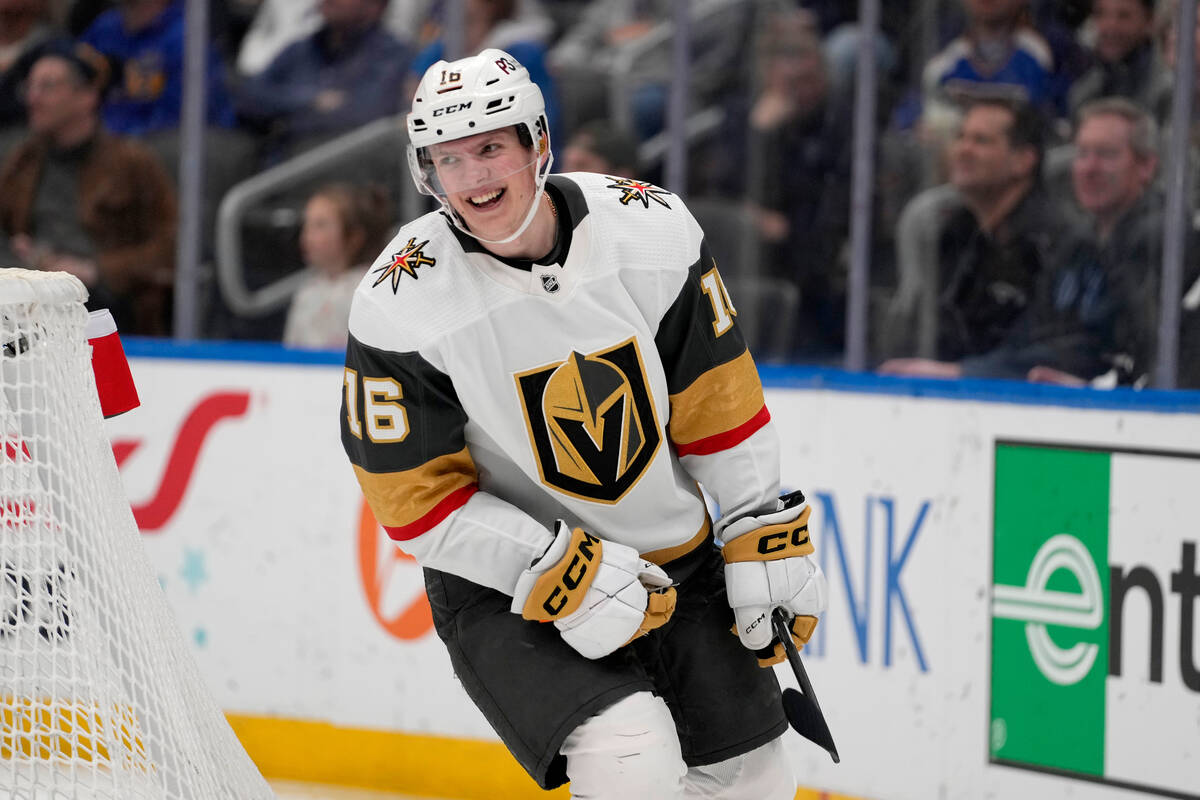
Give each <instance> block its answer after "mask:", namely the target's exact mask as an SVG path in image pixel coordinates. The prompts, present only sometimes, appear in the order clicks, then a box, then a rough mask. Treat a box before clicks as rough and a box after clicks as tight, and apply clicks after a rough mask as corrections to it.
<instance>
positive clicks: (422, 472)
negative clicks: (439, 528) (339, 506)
mask: <svg viewBox="0 0 1200 800" xmlns="http://www.w3.org/2000/svg"><path fill="white" fill-rule="evenodd" d="M354 473H355V475H357V476H358V483H359V485H360V486H362V490H363V495H364V496H365V497H366V498H367V503H368V504H370V506H371V511H372V512H373V513H374V514H375V519H377V520H379V524H380V525H383V526H384V527H387V528H403V527H405V526H407V525H411V524H413V523H414V522H417V521H418V520H420V519H421V518H422V517H424V516H425V515H426V514H428V513H429V512H430V511H432V510H433V509H434V508H435V507H436V506H437V505H438V503H440V502H441V501H442V500H444V499H445V498H446V497H448V496H449V495H450V494H452V493H453V492H456V491H458V490H460V489H463V488H465V487H467V486H471V485H472V484H474V483H475V482H476V480H477V477H476V471H475V462H474V461H473V460H472V459H471V454H470V453H468V452H467V448H465V447H464V448H463V449H462V450H459V451H458V452H457V453H451V454H449V455H444V456H439V457H437V458H434V459H432V460H430V461H426V462H425V463H424V464H422V465H421V466H419V467H413V468H412V469H406V470H402V471H400V472H379V473H375V472H367V471H366V470H365V469H363V468H362V467H359V466H357V465H355V467H354Z"/></svg>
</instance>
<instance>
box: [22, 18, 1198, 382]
mask: <svg viewBox="0 0 1200 800" xmlns="http://www.w3.org/2000/svg"><path fill="white" fill-rule="evenodd" d="M1176 3H1177V0H1070V1H1069V2H1052V1H1051V0H888V1H887V2H884V3H882V4H881V7H882V12H883V16H882V20H881V28H880V31H879V33H878V35H877V37H876V39H875V41H874V42H872V43H871V44H872V51H873V52H874V53H875V56H876V58H875V68H876V69H877V71H878V78H879V81H878V83H879V91H878V94H877V100H878V102H877V109H878V113H877V115H876V118H875V120H874V123H875V125H876V134H877V137H876V141H877V150H876V153H875V160H876V186H875V193H874V197H873V202H872V205H871V207H870V208H869V209H852V207H851V193H850V186H851V183H852V181H851V174H852V155H853V153H852V144H853V140H854V137H853V106H854V80H853V78H854V70H855V69H856V63H857V56H858V50H859V43H860V40H861V31H860V29H859V26H858V21H857V19H856V18H855V4H853V3H844V2H835V1H833V0H696V2H693V3H691V4H690V6H689V7H690V10H691V14H692V20H691V25H690V33H691V40H692V56H691V63H690V67H689V70H688V74H687V79H688V80H687V84H688V87H689V93H688V101H689V111H690V114H691V116H690V118H689V126H688V155H689V164H688V176H689V183H688V186H687V194H688V197H689V205H692V206H694V207H695V209H697V216H698V217H700V218H701V222H702V224H703V225H704V226H705V227H706V232H707V233H708V236H709V237H710V240H711V243H712V246H713V250H714V252H715V253H717V255H718V260H719V261H720V262H721V264H722V270H723V272H725V273H728V274H727V275H726V278H727V280H729V281H730V282H731V283H732V284H736V285H739V286H747V285H752V284H753V282H755V281H758V282H760V283H761V284H763V285H769V286H772V287H782V288H786V291H774V290H772V291H769V292H765V293H763V298H764V299H763V302H758V301H755V307H754V312H755V313H752V314H748V315H747V317H748V319H747V323H748V324H749V325H751V326H754V325H757V326H758V327H759V328H763V327H764V326H774V327H776V328H779V329H780V330H786V331H787V332H788V333H787V335H786V337H785V338H784V339H783V340H782V341H781V340H780V337H778V336H775V337H765V338H763V341H767V340H770V341H771V342H773V344H772V346H771V348H770V349H769V350H768V349H766V347H765V345H764V349H763V350H762V351H761V352H760V353H758V355H759V356H760V357H761V358H764V359H768V358H773V359H779V360H791V361H802V362H817V363H829V364H836V363H838V362H839V361H840V359H841V357H842V350H843V347H844V327H845V316H846V315H845V303H846V284H847V280H846V275H847V269H848V260H849V247H848V240H849V236H850V230H851V217H852V214H853V213H870V214H872V215H873V222H874V224H873V226H872V240H871V242H870V243H869V247H870V251H871V263H872V273H871V305H870V309H871V314H870V320H871V328H872V339H871V354H870V357H871V359H872V363H873V364H874V365H876V368H877V369H879V370H880V371H882V372H886V373H890V374H907V375H925V376H941V377H955V376H980V377H1003V378H1013V379H1025V380H1036V381H1053V382H1057V383H1066V384H1086V383H1091V384H1094V385H1106V384H1107V385H1112V384H1137V385H1140V384H1145V383H1146V382H1147V380H1148V378H1149V376H1151V375H1152V374H1153V373H1154V369H1155V355H1156V352H1157V335H1158V293H1159V290H1160V286H1161V282H1160V280H1159V274H1160V262H1161V259H1162V238H1163V228H1164V205H1165V202H1164V199H1163V195H1164V191H1163V190H1164V175H1165V174H1167V173H1168V172H1169V171H1170V170H1173V169H1183V170H1185V171H1186V174H1187V175H1189V176H1192V175H1193V174H1194V173H1196V172H1197V168H1196V165H1197V162H1198V159H1197V157H1196V155H1197V154H1196V153H1195V152H1193V154H1192V156H1191V157H1190V158H1189V161H1188V164H1187V165H1178V166H1176V165H1168V164H1165V162H1164V157H1163V156H1162V155H1161V153H1162V150H1163V145H1164V143H1165V142H1166V141H1167V138H1168V135H1169V133H1170V131H1171V130H1172V128H1173V127H1174V125H1175V124H1176V121H1175V120H1172V119H1171V97H1172V82H1173V81H1172V70H1173V68H1174V66H1175V48H1174V39H1175V35H1174V34H1175V32H1174V30H1173V24H1174V20H1175V17H1176V14H1175V12H1176V7H1177V6H1176ZM185 5H186V3H185V0H0V158H2V159H3V161H2V162H0V180H3V181H4V185H5V189H6V190H5V192H4V193H3V194H2V195H0V252H3V254H4V256H5V258H6V261H7V263H9V264H13V265H25V266H33V267H38V268H47V269H67V270H69V271H72V272H74V273H75V274H77V275H79V277H80V278H81V279H82V280H84V282H85V283H86V284H87V285H88V287H89V289H90V290H91V292H92V296H93V298H94V299H93V303H94V304H95V305H101V304H103V305H108V306H110V307H112V308H113V309H114V313H115V314H116V316H117V318H118V322H119V323H120V324H121V327H122V329H123V330H125V331H127V332H129V333H135V334H163V333H166V332H168V331H169V330H170V324H171V308H170V299H171V286H172V283H173V269H174V267H173V262H174V246H175V244H174V242H175V227H176V222H177V221H176V219H175V214H176V210H175V208H176V204H175V197H174V192H175V188H174V183H173V179H172V177H171V176H172V175H173V174H175V173H176V166H177V165H176V164H174V163H164V162H169V159H168V158H166V157H165V154H172V157H177V153H178V139H177V129H178V126H179V120H180V113H181V105H182V85H183V57H184V41H185V39H186V36H185V33H186V31H185V25H186V17H185V13H184V12H185ZM452 6H455V4H451V3H449V2H446V0H208V7H209V12H210V13H209V19H210V28H211V29H210V49H209V54H208V65H209V70H208V74H207V95H206V98H205V100H206V109H207V124H208V126H209V128H210V130H211V131H213V132H217V131H220V132H222V135H223V136H224V137H226V138H224V139H222V140H221V142H222V146H221V147H217V148H215V150H216V152H215V154H209V155H208V156H207V157H208V158H216V159H218V160H220V159H222V158H226V159H227V160H229V159H231V158H232V155H230V154H232V153H234V152H235V151H236V152H243V153H244V152H249V153H250V154H251V158H250V159H249V160H248V162H247V165H246V169H245V174H244V175H242V176H241V177H249V176H250V175H252V174H254V172H255V171H258V170H262V169H265V168H268V167H270V166H272V165H275V164H278V163H280V162H282V161H284V160H286V159H288V158H290V157H292V156H294V155H296V154H298V153H301V152H303V151H305V150H307V149H309V148H311V147H313V146H315V145H317V144H319V143H321V142H324V141H326V140H328V139H330V138H332V137H336V136H338V135H340V134H343V133H346V132H348V131H351V130H354V129H356V128H358V127H360V126H362V125H364V124H366V123H368V122H371V121H372V120H375V119H378V118H380V117H384V116H390V115H394V114H397V113H402V112H404V111H405V110H406V107H407V104H408V100H409V97H410V96H411V89H412V86H413V85H414V84H415V82H416V80H417V78H418V77H419V76H420V74H421V73H422V71H423V70H424V69H425V68H426V67H427V66H428V65H430V64H432V63H433V62H434V61H436V60H437V59H439V58H442V57H443V56H444V55H445V53H446V50H447V47H448V46H450V45H451V44H453V45H454V46H457V47H459V48H461V49H462V50H464V51H465V52H476V51H478V50H480V49H483V48H486V47H500V48H503V49H505V50H507V51H509V52H510V53H512V54H513V55H514V56H516V57H517V59H518V60H519V61H521V63H522V64H524V65H525V66H527V67H528V68H529V69H530V73H531V76H532V77H533V79H534V80H535V82H537V83H538V85H539V86H540V87H541V88H542V91H543V94H544V95H545V97H546V99H547V104H548V106H549V112H550V119H551V124H552V131H551V141H552V144H553V147H554V151H555V155H556V159H557V161H556V168H557V169H558V170H560V171H568V170H576V169H578V170H600V171H604V172H608V173H610V174H614V175H626V176H638V177H642V178H648V179H650V180H655V181H659V182H662V181H663V180H665V176H664V174H663V168H662V154H663V151H664V149H665V148H664V146H663V143H662V141H661V139H662V134H663V131H664V126H665V124H666V119H667V113H666V110H667V104H668V98H669V94H670V90H671V87H672V85H673V83H674V82H675V81H677V80H678V78H679V76H678V75H676V74H675V73H674V65H673V62H672V54H671V51H672V48H671V45H670V42H671V38H670V37H671V31H672V28H671V25H670V18H671V15H672V13H673V10H674V7H675V4H674V3H672V2H670V0H604V1H603V2H601V0H462V2H461V3H459V4H457V5H456V7H457V8H459V9H460V10H461V15H460V16H459V17H457V19H458V20H459V23H460V24H461V26H462V27H461V29H460V30H457V31H448V30H447V27H446V26H447V24H448V23H449V21H450V19H449V17H450V11H451V7H452ZM451 34H453V35H451ZM1198 38H1200V33H1198ZM1198 71H1200V70H1198ZM1197 85H1198V89H1200V81H1198V82H1197ZM1196 101H1197V102H1196V105H1197V106H1200V96H1198V97H1197V98H1196ZM1197 118H1200V114H1198V115H1197ZM1184 124H1186V125H1187V127H1188V130H1189V131H1191V132H1193V133H1192V135H1191V136H1190V137H1189V138H1190V141H1191V142H1192V143H1193V150H1197V149H1200V136H1197V135H1196V133H1195V132H1200V125H1195V124H1194V123H1192V122H1191V121H1187V122H1185V123H1184ZM172 137H175V138H174V139H172ZM231 137H233V138H237V139H238V140H239V141H241V142H243V143H244V146H243V147H242V148H241V150H239V149H238V148H234V147H227V146H226V144H227V143H228V142H230V141H232V138H231ZM164 142H174V145H173V146H174V150H172V149H171V146H169V145H164ZM395 158H396V160H397V161H400V160H402V154H400V153H396V154H395ZM229 171H230V170H226V172H229ZM1198 184H1200V181H1195V180H1192V181H1191V183H1190V184H1189V185H1190V186H1191V187H1192V190H1193V197H1192V201H1193V202H1192V211H1193V213H1192V214H1190V215H1189V217H1188V221H1189V222H1191V220H1192V219H1193V218H1196V219H1200V215H1197V214H1196V213H1195V212H1196V211H1197V202H1196V198H1197V197H1198V196H1200V195H1198V194H1196V193H1200V185H1198ZM666 188H668V189H671V188H672V187H669V186H668V187H666ZM402 191H403V190H402V189H400V188H399V187H395V186H385V187H382V188H381V187H377V186H376V187H367V186H362V185H357V186H356V185H350V184H346V183H339V184H334V185H325V186H323V187H322V188H320V189H319V190H317V191H316V192H312V191H311V190H310V191H307V192H306V193H305V194H304V195H303V196H302V197H297V198H292V199H291V201H290V202H292V203H293V208H294V210H295V219H297V220H298V221H299V220H302V224H301V223H300V222H297V224H296V225H295V228H294V230H293V231H292V233H291V237H292V239H291V241H292V248H291V251H290V253H283V254H281V257H283V258H284V259H285V260H287V259H290V260H291V261H293V262H294V264H292V265H291V267H289V269H293V270H300V269H307V270H308V272H307V273H306V274H308V275H309V280H308V281H307V283H306V285H305V288H304V289H303V290H302V291H301V293H300V294H299V295H298V296H297V299H296V307H295V308H293V310H292V312H291V313H290V314H286V313H284V312H283V311H281V312H280V313H279V314H278V315H277V316H276V319H275V322H274V323H272V325H273V327H272V325H265V326H259V327H258V328H257V329H255V330H254V331H252V332H251V333H250V334H248V335H259V336H265V337H283V338H285V340H286V341H287V342H288V343H290V344H294V345H296V346H330V345H336V342H334V341H333V340H334V339H338V338H339V335H338V334H337V333H336V329H337V327H338V320H340V316H341V315H342V314H343V310H342V305H344V296H345V295H346V294H347V292H346V291H345V288H346V287H348V286H351V285H352V284H353V279H352V276H353V275H354V274H356V271H360V269H361V267H362V264H363V262H364V261H365V260H367V259H368V258H369V255H370V254H369V253H368V252H367V251H369V250H371V249H372V247H375V245H376V244H377V243H378V241H379V240H380V239H381V238H382V237H383V236H385V235H386V233H387V232H388V231H389V230H393V229H394V228H395V226H396V225H397V224H398V223H399V222H401V220H399V219H398V218H397V215H396V213H395V212H394V209H395V208H396V206H395V203H394V200H395V199H396V198H397V197H399V196H400V195H401V194H402ZM218 200H219V197H216V198H207V199H206V202H207V203H208V204H209V205H210V207H215V203H216V202H217V201H218ZM210 216H211V214H210ZM209 235H210V238H211V230H210V231H209ZM1190 243H1191V240H1190V239H1189V241H1188V245H1189V246H1187V247H1186V248H1185V268H1184V272H1185V276H1184V293H1185V295H1186V296H1187V301H1186V302H1185V305H1184V307H1183V308H1182V309H1181V311H1182V319H1183V323H1182V330H1181V337H1182V338H1181V342H1182V355H1181V358H1180V382H1181V385H1185V386H1196V387H1200V374H1197V373H1200V364H1198V363H1197V361H1198V360H1200V321H1198V319H1197V318H1198V317H1200V310H1198V309H1197V308H1195V306H1198V305H1200V288H1196V289H1195V290H1192V289H1193V286H1196V282H1197V279H1198V278H1200V270H1198V268H1197V261H1198V257H1197V254H1196V250H1195V248H1193V247H1191V246H1190ZM205 248H206V253H205V256H206V257H207V258H209V259H210V260H211V258H212V243H211V241H209V242H206V243H205ZM347 276H350V277H347ZM216 297H217V295H216V293H215V292H214V293H213V298H216ZM322 298H324V299H322ZM212 302H214V303H215V304H219V300H213V301H212ZM735 302H736V298H735ZM755 315H757V316H758V317H759V320H757V321H752V320H751V319H749V317H753V316H755ZM333 318H337V319H334V321H333V323H330V320H331V319H333ZM306 320H307V321H306ZM285 325H286V335H285ZM305 328H311V330H309V331H307V332H306V331H305ZM239 330H242V329H239ZM330 331H334V333H330ZM206 333H207V334H208V335H217V336H220V335H222V333H224V334H226V335H228V333H229V331H228V330H224V331H222V330H221V329H210V330H208V331H206ZM237 335H243V334H241V333H238V334H237ZM755 340H756V341H758V338H757V337H755Z"/></svg>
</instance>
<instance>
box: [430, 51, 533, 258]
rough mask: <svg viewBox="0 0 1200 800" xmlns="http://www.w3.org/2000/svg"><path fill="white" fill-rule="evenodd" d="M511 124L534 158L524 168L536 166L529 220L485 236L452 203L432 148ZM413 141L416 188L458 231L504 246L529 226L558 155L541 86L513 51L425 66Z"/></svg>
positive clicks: (527, 215)
mask: <svg viewBox="0 0 1200 800" xmlns="http://www.w3.org/2000/svg"><path fill="white" fill-rule="evenodd" d="M510 125H512V126H516V129H517V135H518V137H520V140H521V143H522V144H523V145H525V146H526V147H529V148H530V153H531V155H530V160H529V162H528V163H526V164H525V165H524V167H522V169H527V168H529V167H530V166H535V168H536V175H535V191H534V196H533V201H532V203H530V207H529V211H528V212H527V213H526V215H525V218H524V221H523V222H522V223H521V225H520V227H518V228H517V229H516V230H515V231H513V232H512V233H511V234H509V235H508V236H506V237H505V238H503V239H494V240H493V239H482V238H480V237H478V236H477V235H476V234H475V233H473V232H472V231H470V230H469V229H468V228H467V226H466V223H465V222H464V221H463V219H462V218H461V217H460V216H459V214H458V213H457V212H456V211H455V210H454V208H453V207H452V206H451V205H450V202H449V199H448V194H449V192H448V191H447V188H446V187H444V186H443V185H442V182H441V181H440V180H439V178H438V173H437V169H436V168H435V166H434V163H433V159H432V158H431V157H430V155H429V147H430V145H434V144H440V143H442V142H450V141H454V140H455V139H461V138H463V137H466V136H474V135H475V134H479V133H486V132H487V131H493V130H498V129H500V128H506V127H508V126H510ZM408 141H409V144H408V166H409V169H410V170H411V171H412V176H413V181H414V182H415V183H416V185H417V188H418V189H419V190H420V191H421V192H422V193H424V194H428V195H432V196H433V197H436V198H437V199H438V202H439V203H440V204H441V206H442V211H444V212H445V213H446V215H447V216H448V217H449V218H450V221H451V222H452V223H453V224H454V226H455V227H457V228H458V229H459V230H461V231H463V232H464V233H466V234H468V235H470V236H474V237H475V238H477V239H479V241H481V242H486V243H488V244H503V243H505V242H511V241H512V240H513V239H516V238H517V237H518V236H520V235H521V234H522V233H523V232H524V231H525V229H526V228H527V227H529V223H530V222H532V221H533V216H534V213H535V212H536V211H537V207H538V202H539V201H540V200H541V197H542V192H543V190H544V189H545V185H546V177H547V176H548V175H549V174H550V166H551V164H552V163H553V161H554V157H553V155H552V154H551V152H550V131H549V126H548V125H547V121H546V103H545V100H544V99H543V98H542V90H541V89H539V88H538V87H537V84H535V83H533V81H531V80H530V79H529V70H527V69H525V67H523V66H521V64H519V63H518V62H517V60H516V59H515V58H513V57H512V56H510V55H509V54H508V53H506V52H504V51H503V50H497V49H494V48H491V49H488V50H484V51H483V52H481V53H479V54H478V55H475V56H470V57H468V58H462V59H459V60H458V61H451V62H446V61H438V62H437V63H435V64H434V65H433V66H431V67H430V68H429V69H428V70H426V71H425V75H424V76H423V77H422V78H421V83H420V84H419V85H418V86H417V92H416V94H415V95H414V96H413V103H412V110H411V111H410V112H409V114H408Z"/></svg>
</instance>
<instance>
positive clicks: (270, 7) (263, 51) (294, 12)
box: [236, 0, 536, 75]
mask: <svg viewBox="0 0 1200 800" xmlns="http://www.w3.org/2000/svg"><path fill="white" fill-rule="evenodd" d="M239 2H242V3H249V4H252V5H254V7H255V9H254V13H253V19H252V20H251V21H250V25H249V27H248V29H247V30H246V32H245V34H244V36H243V37H242V39H241V45H240V48H239V50H238V53H237V58H236V61H237V71H238V72H239V73H240V74H241V75H257V74H258V73H260V72H262V71H263V70H264V69H266V68H267V66H268V65H269V64H270V63H271V62H272V61H274V60H275V57H276V56H277V55H279V54H280V53H281V52H282V51H283V48H285V47H287V46H288V45H289V44H291V43H292V42H295V41H298V40H300V39H302V38H304V37H305V36H308V35H309V34H311V33H312V32H313V31H315V30H316V29H317V28H319V27H321V15H320V14H319V13H318V11H317V4H318V0H239ZM535 2H536V0H522V3H521V5H522V7H525V6H530V5H532V4H533V3H535ZM445 7H446V4H445V2H444V0H390V2H388V4H387V11H386V12H385V13H384V17H383V24H384V27H386V28H387V29H388V30H389V31H390V32H391V34H392V35H393V36H395V37H396V38H397V39H399V40H400V41H401V42H403V43H404V44H406V45H408V47H409V48H410V49H412V50H414V51H416V52H419V51H420V50H421V49H422V48H423V47H425V45H427V44H429V43H430V42H432V41H433V40H434V39H436V38H437V37H438V23H439V19H440V17H441V16H442V14H441V13H439V12H443V11H444V9H445Z"/></svg>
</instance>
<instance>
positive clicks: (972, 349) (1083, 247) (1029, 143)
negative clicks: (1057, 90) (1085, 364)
mask: <svg viewBox="0 0 1200 800" xmlns="http://www.w3.org/2000/svg"><path fill="white" fill-rule="evenodd" d="M1044 135H1045V132H1044V125H1043V121H1042V118H1041V117H1040V115H1039V114H1037V112H1036V111H1034V110H1033V109H1031V108H1030V107H1029V106H1028V105H1026V104H1012V103H1009V102H1007V101H1003V100H998V99H992V100H980V101H976V102H975V103H974V104H973V105H971V106H970V108H969V110H968V111H967V113H966V116H965V117H964V119H963V124H962V128H961V130H960V132H959V134H958V137H957V138H956V139H955V141H954V143H953V145H952V146H951V153H950V180H951V183H952V184H953V185H954V187H955V188H956V189H957V190H958V191H959V193H960V194H961V195H962V197H963V199H964V200H965V203H966V205H965V207H963V208H962V209H960V210H958V211H956V212H954V213H952V214H951V216H950V217H949V219H948V220H947V222H946V225H945V228H944V229H943V231H942V234H941V239H940V246H939V260H940V265H939V269H938V280H939V284H940V287H941V292H940V300H939V303H940V308H939V310H940V315H939V320H938V348H937V349H938V358H937V359H936V360H934V359H923V358H898V359H891V360H888V361H886V362H884V364H883V365H882V366H881V367H880V370H881V371H882V372H885V373H889V374H899V375H924V376H928V377H959V376H961V375H993V376H996V373H994V372H991V371H990V370H991V369H992V368H993V367H994V364H993V363H991V362H988V361H987V360H986V359H985V357H986V356H987V355H988V354H990V353H992V352H993V351H994V350H996V349H997V348H999V347H1001V346H1002V345H1004V344H1005V343H1006V342H1007V341H1008V340H1009V338H1010V336H1011V335H1012V334H1013V332H1014V328H1015V327H1016V326H1017V325H1018V323H1019V322H1020V321H1021V320H1022V317H1023V316H1024V315H1025V314H1026V312H1027V311H1028V310H1029V308H1030V306H1031V304H1032V303H1033V301H1034V298H1035V297H1036V296H1038V293H1039V292H1040V291H1049V289H1048V288H1047V287H1049V286H1050V285H1051V284H1050V283H1047V281H1048V280H1049V281H1051V282H1052V280H1053V279H1052V278H1049V277H1048V276H1052V275H1054V274H1055V273H1056V272H1057V271H1059V270H1071V269H1074V270H1076V271H1077V272H1078V274H1081V275H1082V274H1085V273H1087V274H1088V275H1091V274H1092V273H1090V272H1088V270H1091V269H1093V267H1094V261H1095V258H1094V255H1093V254H1092V252H1091V248H1090V247H1089V246H1088V245H1087V243H1086V242H1085V241H1084V240H1083V238H1082V237H1080V236H1077V235H1075V234H1074V233H1073V232H1072V227H1071V225H1070V224H1069V223H1068V222H1067V221H1066V219H1065V217H1064V215H1063V214H1061V213H1060V212H1059V211H1058V210H1057V209H1056V208H1055V207H1053V206H1052V205H1051V204H1050V203H1049V202H1048V201H1047V199H1046V197H1045V195H1044V193H1043V192H1042V191H1041V189H1040V187H1039V181H1038V173H1039V170H1040V165H1041V156H1042V148H1043V139H1044ZM1030 366H1032V365H1030ZM1004 376H1006V377H1012V375H1011V374H1006V375H1004ZM1023 376H1024V373H1021V374H1019V375H1016V377H1023Z"/></svg>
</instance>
